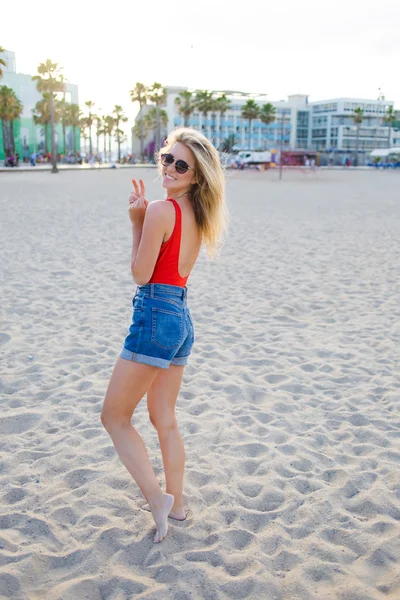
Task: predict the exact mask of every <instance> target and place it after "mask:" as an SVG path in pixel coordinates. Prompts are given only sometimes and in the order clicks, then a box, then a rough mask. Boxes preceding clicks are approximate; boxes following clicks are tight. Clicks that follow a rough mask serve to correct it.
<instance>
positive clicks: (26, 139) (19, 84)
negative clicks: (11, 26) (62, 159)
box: [0, 50, 80, 160]
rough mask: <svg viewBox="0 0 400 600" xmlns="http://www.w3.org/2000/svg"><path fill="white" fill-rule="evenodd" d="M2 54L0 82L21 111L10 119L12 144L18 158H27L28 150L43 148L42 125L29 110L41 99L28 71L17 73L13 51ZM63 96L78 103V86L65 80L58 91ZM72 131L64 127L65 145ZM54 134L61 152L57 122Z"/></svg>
mask: <svg viewBox="0 0 400 600" xmlns="http://www.w3.org/2000/svg"><path fill="white" fill-rule="evenodd" d="M2 58H3V59H4V60H5V62H6V66H5V67H3V77H2V78H1V79H0V86H3V85H5V86H7V87H9V88H11V89H12V90H13V91H14V92H15V94H16V96H17V98H18V99H19V100H20V101H21V102H22V104H23V107H24V108H23V113H22V115H21V118H20V119H17V120H15V121H14V139H15V145H16V148H15V150H16V152H18V153H19V155H20V157H21V159H23V158H28V157H29V156H30V154H31V153H32V152H33V151H35V152H40V151H43V150H44V147H45V143H44V136H45V129H44V126H43V125H36V123H35V122H34V120H33V114H32V111H33V109H34V108H35V106H36V103H37V102H39V101H40V100H41V99H42V94H40V92H38V91H37V89H36V82H35V81H32V75H27V74H25V73H17V69H16V57H15V53H14V52H12V51H10V50H6V52H5V53H4V54H3V55H2ZM63 96H65V100H66V102H68V103H74V104H78V86H77V85H74V84H72V83H68V82H67V83H66V84H65V93H64V94H61V95H60V98H62V97H63ZM47 136H48V147H49V148H50V127H48V132H47ZM72 136H73V132H72V127H67V128H66V146H67V148H68V149H70V150H72V148H73V137H72ZM75 136H76V139H75V142H76V149H77V150H78V151H79V149H80V133H79V131H78V130H77V131H76V133H75ZM55 137H56V144H57V154H61V153H64V152H65V149H64V142H63V133H62V126H61V124H60V123H58V124H56V127H55ZM0 160H4V149H3V133H2V128H0Z"/></svg>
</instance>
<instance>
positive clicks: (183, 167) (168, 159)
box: [160, 152, 193, 175]
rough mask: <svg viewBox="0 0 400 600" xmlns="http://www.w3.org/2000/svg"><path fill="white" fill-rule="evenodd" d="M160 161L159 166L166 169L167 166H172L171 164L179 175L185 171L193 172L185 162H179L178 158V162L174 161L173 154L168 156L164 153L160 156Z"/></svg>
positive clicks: (167, 153)
mask: <svg viewBox="0 0 400 600" xmlns="http://www.w3.org/2000/svg"><path fill="white" fill-rule="evenodd" d="M160 160H161V164H162V165H163V167H168V165H172V164H173V163H175V170H176V172H177V173H179V174H180V175H183V174H184V173H186V172H187V171H192V170H193V168H192V167H189V165H188V164H187V162H185V161H184V160H181V159H180V158H179V159H178V160H176V159H175V156H174V155H173V154H170V153H169V152H166V153H165V154H161V157H160Z"/></svg>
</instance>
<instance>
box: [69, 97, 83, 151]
mask: <svg viewBox="0 0 400 600" xmlns="http://www.w3.org/2000/svg"><path fill="white" fill-rule="evenodd" d="M66 125H69V126H70V127H72V137H73V142H72V143H73V150H74V154H76V133H75V132H76V130H77V129H79V128H80V108H79V106H78V105H77V104H68V105H67V116H66Z"/></svg>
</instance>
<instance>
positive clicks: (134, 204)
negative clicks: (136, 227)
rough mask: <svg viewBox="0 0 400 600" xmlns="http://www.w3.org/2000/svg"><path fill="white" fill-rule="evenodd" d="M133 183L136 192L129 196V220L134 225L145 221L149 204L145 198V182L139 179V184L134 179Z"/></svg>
mask: <svg viewBox="0 0 400 600" xmlns="http://www.w3.org/2000/svg"><path fill="white" fill-rule="evenodd" d="M132 183H133V187H134V189H135V191H134V192H131V194H129V218H130V220H131V222H132V223H134V224H136V223H138V224H140V223H143V221H144V216H145V214H146V208H147V206H148V204H149V203H148V201H147V200H146V198H145V187H144V182H143V180H142V179H139V183H138V182H137V181H136V179H132Z"/></svg>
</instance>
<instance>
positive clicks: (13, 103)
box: [0, 85, 23, 156]
mask: <svg viewBox="0 0 400 600" xmlns="http://www.w3.org/2000/svg"><path fill="white" fill-rule="evenodd" d="M22 111H23V105H22V102H21V101H20V100H19V99H18V98H17V96H16V94H15V92H14V90H12V89H11V88H9V87H7V86H6V85H2V86H1V87H0V119H1V123H2V129H3V147H4V154H5V155H6V156H9V155H10V154H11V153H12V154H14V153H15V140H14V121H15V120H16V119H18V118H19V117H20V116H21V114H22Z"/></svg>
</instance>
